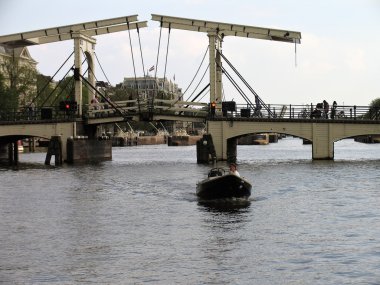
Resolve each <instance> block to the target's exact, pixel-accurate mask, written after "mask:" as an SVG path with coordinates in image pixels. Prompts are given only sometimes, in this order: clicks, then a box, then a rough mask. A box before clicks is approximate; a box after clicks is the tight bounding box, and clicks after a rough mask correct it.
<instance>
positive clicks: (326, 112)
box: [323, 100, 330, 119]
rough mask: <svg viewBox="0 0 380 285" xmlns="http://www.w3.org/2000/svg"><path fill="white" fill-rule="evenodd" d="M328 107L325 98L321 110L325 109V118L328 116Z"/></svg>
mask: <svg viewBox="0 0 380 285" xmlns="http://www.w3.org/2000/svg"><path fill="white" fill-rule="evenodd" d="M329 109H330V106H329V103H327V101H326V100H323V110H324V111H325V118H326V119H328V118H329Z"/></svg>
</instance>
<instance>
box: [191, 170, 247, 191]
mask: <svg viewBox="0 0 380 285" xmlns="http://www.w3.org/2000/svg"><path fill="white" fill-rule="evenodd" d="M225 172H226V171H225V170H224V169H223V168H212V169H211V170H210V171H209V173H208V177H207V178H206V179H204V180H202V181H200V182H199V183H198V184H197V192H196V194H197V196H198V197H199V198H202V199H224V198H248V197H249V196H250V195H251V189H252V185H251V184H250V183H249V182H248V181H247V180H245V179H244V178H242V177H239V176H237V175H234V174H230V173H228V174H226V173H225Z"/></svg>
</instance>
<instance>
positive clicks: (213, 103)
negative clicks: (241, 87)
mask: <svg viewBox="0 0 380 285" xmlns="http://www.w3.org/2000/svg"><path fill="white" fill-rule="evenodd" d="M215 108H216V103H215V101H213V102H211V108H210V109H211V110H210V113H211V116H215Z"/></svg>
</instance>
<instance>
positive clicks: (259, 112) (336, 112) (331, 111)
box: [223, 104, 380, 121]
mask: <svg viewBox="0 0 380 285" xmlns="http://www.w3.org/2000/svg"><path fill="white" fill-rule="evenodd" d="M268 106H269V108H270V110H271V112H272V113H273V115H272V114H269V113H268V111H267V110H266V109H260V108H249V107H248V106H247V105H239V104H238V105H237V108H236V111H234V112H224V114H223V115H224V116H227V117H228V116H230V117H236V118H272V119H276V118H284V119H334V120H336V119H342V120H375V121H380V108H379V107H370V106H357V105H352V106H347V105H337V106H335V107H332V106H329V108H328V109H327V110H325V109H324V108H323V106H321V105H320V104H315V105H314V104H305V105H291V104H268Z"/></svg>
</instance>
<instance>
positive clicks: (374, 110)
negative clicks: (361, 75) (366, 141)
mask: <svg viewBox="0 0 380 285" xmlns="http://www.w3.org/2000/svg"><path fill="white" fill-rule="evenodd" d="M365 117H366V118H368V119H379V118H380V98H376V99H374V100H372V102H371V103H370V104H369V111H368V113H367V114H366V115H365Z"/></svg>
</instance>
